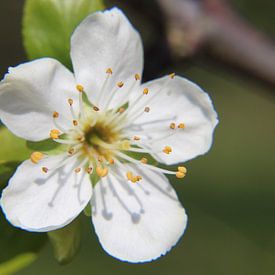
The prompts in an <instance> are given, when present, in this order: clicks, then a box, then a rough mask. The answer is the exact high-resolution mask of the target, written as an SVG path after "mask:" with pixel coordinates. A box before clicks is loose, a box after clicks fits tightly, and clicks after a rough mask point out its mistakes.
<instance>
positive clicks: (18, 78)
mask: <svg viewBox="0 0 275 275" xmlns="http://www.w3.org/2000/svg"><path fill="white" fill-rule="evenodd" d="M77 93H78V92H77V91H75V81H74V77H73V75H72V73H71V72H70V71H68V70H67V69H66V68H65V67H64V66H63V65H62V64H61V63H59V62H58V61H56V60H54V59H50V58H43V59H38V60H35V61H31V62H28V63H24V64H22V65H19V66H17V67H15V68H10V69H9V73H8V74H6V76H5V78H4V80H2V82H1V83H0V119H1V120H2V121H3V123H4V124H6V126H7V127H8V128H9V129H10V130H11V131H12V132H13V133H14V134H16V135H17V136H20V137H22V138H24V139H27V140H32V141H38V140H42V139H46V138H48V137H49V132H50V130H51V129H53V128H56V127H55V126H54V124H53V118H52V114H53V112H54V111H56V112H58V113H59V114H60V117H59V118H58V122H59V124H61V125H62V126H63V128H67V127H69V124H70V120H72V119H71V115H70V108H69V105H68V102H67V100H68V98H72V99H74V100H75V101H76V100H77V98H78V94H77Z"/></svg>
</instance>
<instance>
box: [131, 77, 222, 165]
mask: <svg viewBox="0 0 275 275" xmlns="http://www.w3.org/2000/svg"><path fill="white" fill-rule="evenodd" d="M144 87H147V88H149V94H148V95H146V96H144V99H143V100H141V101H140V103H139V104H137V105H136V107H135V108H133V110H132V111H131V116H132V121H130V123H131V125H130V128H129V129H130V130H131V131H132V133H133V134H136V135H139V136H140V137H141V141H140V143H141V144H143V145H144V146H145V147H147V148H148V149H149V150H151V151H152V152H153V156H154V157H155V158H156V159H157V160H158V161H160V162H162V163H165V164H168V165H170V164H175V163H179V162H184V161H187V160H190V159H192V158H194V157H196V156H198V155H202V154H204V153H206V152H207V151H208V150H209V149H210V147H211V145H212V138H213V132H214V129H215V127H216V125H217V123H218V119H217V114H216V112H215V110H214V107H213V105H212V102H211V100H210V98H209V96H208V95H207V94H206V93H205V92H204V91H202V89H201V88H200V87H199V86H197V85H196V84H194V83H192V82H191V81H189V80H187V79H185V78H183V77H178V76H176V77H175V78H174V79H171V78H170V77H163V78H160V79H157V80H154V81H151V82H148V83H145V84H143V88H144ZM130 106H131V104H130ZM144 106H148V107H149V108H150V112H149V113H146V112H142V110H143V109H144ZM140 110H141V113H140V114H141V115H140V116H138V117H137V115H136V114H137V113H138V112H139V111H140ZM170 123H175V124H176V126H178V124H179V123H184V124H185V126H186V127H185V129H178V128H176V129H174V130H172V129H170ZM165 146H170V147H171V148H172V153H170V154H169V155H167V154H165V153H163V152H162V150H163V148H164V147H165Z"/></svg>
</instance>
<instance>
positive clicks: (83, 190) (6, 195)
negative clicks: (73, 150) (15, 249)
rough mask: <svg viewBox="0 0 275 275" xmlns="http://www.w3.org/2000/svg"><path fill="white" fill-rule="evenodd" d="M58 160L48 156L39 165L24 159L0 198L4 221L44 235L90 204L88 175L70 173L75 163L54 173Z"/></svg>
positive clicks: (68, 221) (69, 220)
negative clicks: (53, 168) (46, 168)
mask: <svg viewBox="0 0 275 275" xmlns="http://www.w3.org/2000/svg"><path fill="white" fill-rule="evenodd" d="M60 160H61V158H60V157H49V158H48V159H46V160H43V161H41V162H40V163H39V164H33V163H31V161H29V160H26V161H25V162H23V163H22V164H21V165H20V166H19V167H18V169H17V171H16V173H15V174H14V176H13V177H12V178H11V179H10V182H9V185H8V187H6V188H5V189H4V191H3V192H2V197H1V207H2V209H3V212H4V213H5V215H6V218H7V219H8V220H9V221H10V222H11V223H12V224H13V225H14V226H16V227H19V228H22V229H25V230H28V231H37V232H46V231H51V230H55V229H58V228H61V227H63V226H65V225H67V224H69V223H70V222H71V221H72V220H73V219H74V218H76V217H77V216H78V215H79V213H80V212H81V211H82V210H83V209H84V207H85V206H86V205H87V203H88V202H89V200H90V198H91V195H92V187H91V183H90V180H89V176H88V175H87V174H85V173H84V172H83V173H79V174H76V173H75V172H74V171H73V168H74V165H75V164H76V163H75V162H74V161H71V162H69V163H68V164H66V165H65V166H64V167H63V168H59V169H57V170H56V171H54V172H50V171H49V172H48V173H43V172H42V170H41V167H43V166H46V167H49V168H51V167H56V165H57V163H58V162H60Z"/></svg>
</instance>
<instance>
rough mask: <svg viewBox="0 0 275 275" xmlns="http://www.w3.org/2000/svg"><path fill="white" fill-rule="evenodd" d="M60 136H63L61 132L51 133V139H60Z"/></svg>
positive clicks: (55, 130)
mask: <svg viewBox="0 0 275 275" xmlns="http://www.w3.org/2000/svg"><path fill="white" fill-rule="evenodd" d="M60 135H61V132H60V131H59V130H57V129H53V130H51V132H50V137H51V138H52V139H58V138H59V136H60Z"/></svg>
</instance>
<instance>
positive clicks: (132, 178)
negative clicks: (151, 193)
mask: <svg viewBox="0 0 275 275" xmlns="http://www.w3.org/2000/svg"><path fill="white" fill-rule="evenodd" d="M126 177H127V179H128V180H129V181H131V182H133V183H136V182H138V181H140V180H142V177H141V176H139V175H137V176H134V175H133V173H132V172H131V171H128V172H127V173H126Z"/></svg>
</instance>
